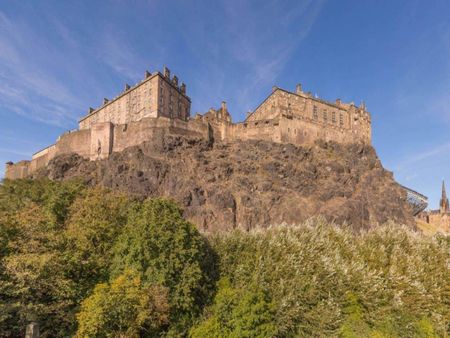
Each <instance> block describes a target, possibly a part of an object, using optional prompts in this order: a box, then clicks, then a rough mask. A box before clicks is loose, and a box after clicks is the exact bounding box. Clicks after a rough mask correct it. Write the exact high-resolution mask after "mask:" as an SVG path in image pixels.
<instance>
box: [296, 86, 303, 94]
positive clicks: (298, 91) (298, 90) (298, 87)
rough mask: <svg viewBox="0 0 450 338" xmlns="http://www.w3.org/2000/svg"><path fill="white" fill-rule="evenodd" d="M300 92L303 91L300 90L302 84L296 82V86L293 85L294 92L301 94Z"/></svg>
mask: <svg viewBox="0 0 450 338" xmlns="http://www.w3.org/2000/svg"><path fill="white" fill-rule="evenodd" d="M301 93H303V91H302V85H301V84H300V83H299V84H297V85H296V86H295V94H299V95H300V94H301Z"/></svg>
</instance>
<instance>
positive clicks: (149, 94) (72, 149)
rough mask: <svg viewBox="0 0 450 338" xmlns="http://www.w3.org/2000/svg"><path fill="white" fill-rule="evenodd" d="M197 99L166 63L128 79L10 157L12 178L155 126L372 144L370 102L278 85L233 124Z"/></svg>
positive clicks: (104, 152) (138, 136) (104, 153)
mask: <svg viewBox="0 0 450 338" xmlns="http://www.w3.org/2000/svg"><path fill="white" fill-rule="evenodd" d="M190 108H191V99H190V98H189V97H188V96H187V94H186V85H185V84H184V83H181V84H179V80H178V78H177V77H176V76H171V74H170V71H169V69H167V68H166V67H164V70H163V73H161V72H154V73H149V72H148V71H146V72H145V77H144V79H143V80H142V81H141V82H139V83H138V84H136V85H135V86H133V87H130V86H129V85H126V86H125V88H124V90H123V92H122V93H120V94H119V95H118V96H117V97H115V98H114V99H111V100H109V99H106V98H105V99H104V100H103V104H102V106H100V107H98V108H97V109H93V108H90V109H89V112H88V114H87V115H86V116H84V117H83V118H81V120H80V121H79V128H78V129H77V130H74V131H70V132H67V133H65V134H63V135H61V136H60V137H59V138H58V139H57V141H56V143H55V144H53V145H51V146H49V147H47V148H45V149H43V150H41V151H39V152H37V153H35V154H34V155H33V156H32V159H31V161H20V162H18V163H15V164H14V163H12V162H8V163H7V164H6V174H5V177H6V178H9V179H15V178H23V177H27V176H28V175H30V174H32V173H33V172H35V171H36V170H38V169H39V168H42V167H45V166H46V165H47V164H48V163H49V161H50V160H52V159H53V158H54V157H55V156H58V155H62V154H68V153H77V154H79V155H80V156H83V157H85V158H89V159H91V160H97V159H104V158H107V157H108V156H109V155H110V154H111V153H112V152H119V151H122V150H123V149H125V148H127V147H130V146H133V145H138V144H141V143H143V142H145V141H147V140H150V139H151V137H152V135H154V134H156V133H174V134H181V135H188V136H195V137H201V138H205V139H211V138H214V139H217V140H221V141H223V142H233V141H237V140H250V139H254V140H258V139H261V140H268V141H273V142H279V143H293V144H295V145H302V144H310V143H313V142H314V141H315V140H318V139H322V140H325V141H336V142H341V143H355V142H361V143H366V144H370V143H371V119H370V114H369V112H368V111H367V110H366V107H365V105H364V104H361V105H360V106H359V107H358V106H356V105H355V104H353V103H344V102H341V100H339V99H338V100H336V101H335V102H328V101H324V100H321V99H319V98H317V97H314V96H312V95H311V93H305V92H303V90H302V88H301V85H297V87H296V89H295V91H293V92H290V91H287V90H284V89H281V88H277V87H273V89H272V92H271V93H270V94H269V96H268V97H267V98H266V99H265V100H264V101H263V102H262V103H261V104H260V105H259V106H258V107H257V108H256V109H255V110H254V111H253V112H249V113H248V115H247V118H246V119H245V121H243V122H240V123H233V122H232V120H231V115H230V113H229V112H228V109H227V105H226V103H225V102H222V104H221V107H220V108H218V109H213V108H211V109H210V110H209V111H208V112H207V113H205V114H204V115H200V114H196V115H195V116H194V117H191V115H190Z"/></svg>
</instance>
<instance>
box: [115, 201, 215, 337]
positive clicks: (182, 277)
mask: <svg viewBox="0 0 450 338" xmlns="http://www.w3.org/2000/svg"><path fill="white" fill-rule="evenodd" d="M114 253H115V255H114V258H113V263H112V268H111V270H112V276H118V275H119V274H121V273H122V271H124V270H125V269H127V268H133V269H135V270H136V271H139V272H140V273H141V274H142V279H143V280H144V281H145V282H146V283H150V284H156V285H161V286H165V287H167V288H168V289H169V303H170V306H171V315H170V321H171V327H170V331H171V332H172V333H170V334H173V335H179V334H181V332H184V331H186V330H187V329H188V327H189V325H190V323H191V322H192V319H193V318H195V317H196V316H197V315H198V314H199V313H200V311H201V309H202V307H203V304H204V303H205V302H206V301H207V300H208V299H209V295H210V292H211V285H212V279H213V278H214V269H213V268H214V264H213V263H214V262H213V261H212V259H213V255H212V254H210V252H209V249H208V246H207V243H206V241H205V239H204V238H203V237H202V236H201V235H200V233H199V232H198V230H197V229H196V228H195V226H194V225H192V224H191V223H189V222H187V221H186V220H185V219H183V217H182V210H181V209H180V208H179V207H178V206H177V205H176V204H175V203H173V202H171V201H169V200H166V199H148V200H146V201H144V202H143V203H142V204H141V205H135V206H134V208H132V210H130V212H129V217H128V224H127V226H126V230H125V231H124V232H123V233H122V235H121V236H120V237H119V238H118V240H117V243H116V246H115V248H114Z"/></svg>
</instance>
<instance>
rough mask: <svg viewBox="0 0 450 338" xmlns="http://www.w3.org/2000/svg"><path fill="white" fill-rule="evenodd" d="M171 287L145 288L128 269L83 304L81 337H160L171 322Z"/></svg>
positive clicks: (103, 284) (101, 286) (79, 315)
mask: <svg viewBox="0 0 450 338" xmlns="http://www.w3.org/2000/svg"><path fill="white" fill-rule="evenodd" d="M167 297H168V290H167V288H164V287H161V286H155V285H144V284H143V283H142V281H141V277H140V274H138V273H136V271H133V270H126V271H124V273H123V274H122V275H120V276H118V277H117V278H116V279H114V280H113V281H112V282H111V283H110V284H108V283H101V284H98V285H97V286H96V287H95V288H94V292H93V293H92V295H91V296H89V297H88V298H86V299H85V300H84V301H83V303H82V304H81V311H80V312H79V313H78V314H77V320H78V331H77V334H76V336H77V337H80V338H81V337H99V338H101V337H127V338H133V337H141V336H143V335H144V336H148V337H153V336H157V335H158V333H159V332H160V330H161V328H162V327H163V326H165V325H166V324H167V323H168V314H169V305H168V300H167Z"/></svg>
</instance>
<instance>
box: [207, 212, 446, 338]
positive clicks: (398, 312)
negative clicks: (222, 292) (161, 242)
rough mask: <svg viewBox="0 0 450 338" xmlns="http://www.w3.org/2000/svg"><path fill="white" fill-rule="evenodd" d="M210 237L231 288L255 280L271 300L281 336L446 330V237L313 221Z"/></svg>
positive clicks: (415, 333) (395, 228)
mask: <svg viewBox="0 0 450 338" xmlns="http://www.w3.org/2000/svg"><path fill="white" fill-rule="evenodd" d="M211 241H212V243H213V248H214V249H215V250H216V251H217V253H218V255H219V257H220V260H221V263H220V269H221V277H222V278H228V279H229V280H230V281H231V283H232V287H233V288H235V289H245V288H247V287H248V286H249V285H252V284H255V283H256V284H257V285H259V286H260V287H261V288H262V289H264V290H267V292H268V293H269V295H270V297H271V298H272V299H273V300H274V301H275V304H276V310H277V311H276V323H277V324H276V326H277V329H278V334H279V335H280V336H337V335H339V334H341V335H344V336H345V335H347V336H351V334H350V333H353V334H355V335H359V336H361V335H364V334H366V333H367V332H370V333H371V334H372V333H373V334H375V332H378V333H379V332H383V334H384V336H396V337H397V336H398V337H412V336H418V335H420V333H419V332H421V330H422V331H423V330H425V329H424V328H425V327H427V325H424V323H428V324H429V325H431V327H432V328H433V330H434V332H436V334H437V335H441V336H443V335H444V334H445V331H446V325H447V322H448V318H450V317H449V309H450V308H449V304H450V303H449V301H450V292H449V291H450V287H449V284H448V276H449V268H448V266H449V252H450V250H449V247H450V246H449V241H448V237H447V238H445V237H444V238H442V237H435V238H427V237H424V236H422V235H420V234H418V233H415V232H413V231H411V230H408V229H407V228H405V227H401V226H397V225H394V224H388V225H385V226H381V227H378V228H375V229H373V230H370V231H368V232H366V233H362V234H359V235H357V234H354V233H353V232H352V231H350V230H349V229H345V228H342V227H337V226H335V225H330V224H327V223H326V222H325V221H324V220H321V219H318V220H315V221H311V222H309V223H307V224H305V225H301V226H297V227H285V226H279V227H275V228H271V229H268V230H264V231H263V230H260V231H253V232H250V233H245V232H241V231H235V232H232V233H229V234H225V235H220V236H213V237H212V238H211ZM424 318H425V319H424ZM421 323H422V324H421Z"/></svg>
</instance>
